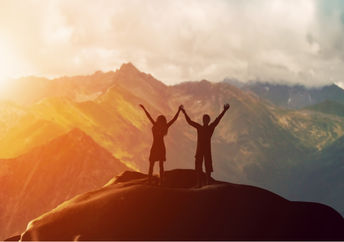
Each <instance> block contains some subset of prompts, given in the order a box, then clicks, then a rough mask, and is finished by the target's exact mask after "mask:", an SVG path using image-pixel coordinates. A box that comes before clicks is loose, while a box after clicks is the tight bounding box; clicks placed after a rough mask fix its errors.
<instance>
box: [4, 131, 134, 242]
mask: <svg viewBox="0 0 344 242" xmlns="http://www.w3.org/2000/svg"><path fill="white" fill-rule="evenodd" d="M124 170H128V167H127V166H126V165H125V164H123V163H122V162H121V161H119V160H118V159H116V158H114V157H113V156H112V154H111V153H110V152H108V151H107V150H105V149H104V148H102V147H101V146H99V145H98V144H97V143H96V142H95V141H94V140H93V139H92V138H91V137H89V136H88V135H87V134H85V133H84V132H83V131H81V130H80V129H77V128H75V129H73V130H71V131H70V132H68V133H67V134H64V135H62V136H60V137H57V138H55V139H53V140H51V141H50V142H48V143H47V144H44V145H42V146H39V147H36V148H34V149H32V150H31V151H29V152H28V153H25V154H23V155H21V156H19V157H17V158H14V159H6V160H4V159H3V160H0V184H1V190H0V197H1V206H0V227H1V229H0V238H4V237H5V236H6V237H8V236H10V235H12V234H15V233H18V232H20V231H22V230H23V229H24V228H25V225H26V224H27V222H28V221H29V220H31V219H33V218H35V217H37V216H38V215H40V214H42V213H43V212H46V211H48V210H50V209H52V208H54V207H55V206H56V205H58V204H59V203H61V202H63V201H65V200H66V199H70V198H71V197H73V196H75V195H76V194H79V193H83V192H87V191H89V190H92V189H96V188H98V187H101V186H103V185H104V184H105V183H106V182H107V181H108V180H109V179H110V178H111V177H113V176H114V175H116V174H119V173H120V172H122V171H124Z"/></svg>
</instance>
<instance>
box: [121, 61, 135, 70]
mask: <svg viewBox="0 0 344 242" xmlns="http://www.w3.org/2000/svg"><path fill="white" fill-rule="evenodd" d="M119 71H124V72H140V71H139V70H138V69H137V68H136V67H135V66H134V65H133V64H132V63H131V62H127V63H123V64H122V65H121V67H120V69H119Z"/></svg>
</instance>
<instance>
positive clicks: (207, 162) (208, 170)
mask: <svg viewBox="0 0 344 242" xmlns="http://www.w3.org/2000/svg"><path fill="white" fill-rule="evenodd" d="M204 164H205V174H206V184H207V185H209V184H211V173H212V172H213V161H212V159H211V153H209V154H207V155H205V157H204Z"/></svg>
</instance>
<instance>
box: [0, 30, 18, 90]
mask: <svg viewBox="0 0 344 242" xmlns="http://www.w3.org/2000/svg"><path fill="white" fill-rule="evenodd" d="M17 66H18V63H17ZM15 69H16V61H15V53H14V51H12V49H11V46H10V44H9V43H8V42H7V41H6V40H5V39H4V38H2V37H1V36H0V89H3V88H5V87H6V86H7V84H8V82H9V81H8V79H9V78H10V77H11V76H14V74H15V73H14V72H15Z"/></svg>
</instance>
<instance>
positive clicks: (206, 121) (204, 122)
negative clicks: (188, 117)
mask: <svg viewBox="0 0 344 242" xmlns="http://www.w3.org/2000/svg"><path fill="white" fill-rule="evenodd" d="M209 122H210V116H209V115H208V114H204V115H203V125H204V126H206V125H208V124H209Z"/></svg>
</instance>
